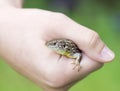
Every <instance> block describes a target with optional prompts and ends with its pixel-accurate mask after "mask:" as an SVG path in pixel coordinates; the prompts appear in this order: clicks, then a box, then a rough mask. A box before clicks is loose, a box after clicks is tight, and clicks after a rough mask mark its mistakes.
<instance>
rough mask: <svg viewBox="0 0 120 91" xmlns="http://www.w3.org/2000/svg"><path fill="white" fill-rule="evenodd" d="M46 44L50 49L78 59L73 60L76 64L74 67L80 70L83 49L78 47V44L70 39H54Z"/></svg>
mask: <svg viewBox="0 0 120 91" xmlns="http://www.w3.org/2000/svg"><path fill="white" fill-rule="evenodd" d="M46 46H47V47H49V48H50V49H52V50H54V51H55V52H57V53H58V54H61V55H64V56H66V57H69V58H75V59H76V60H75V61H73V62H72V64H74V65H75V66H74V68H73V69H75V68H76V67H77V68H78V71H79V70H80V61H81V57H82V55H81V50H80V49H79V48H78V47H77V45H76V44H75V43H74V42H73V41H72V40H69V39H54V40H51V41H48V42H46Z"/></svg>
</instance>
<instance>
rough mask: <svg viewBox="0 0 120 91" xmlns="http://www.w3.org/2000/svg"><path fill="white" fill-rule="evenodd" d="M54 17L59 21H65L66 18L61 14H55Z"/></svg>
mask: <svg viewBox="0 0 120 91" xmlns="http://www.w3.org/2000/svg"><path fill="white" fill-rule="evenodd" d="M55 16H56V18H57V19H59V20H66V19H67V18H68V17H67V16H66V15H65V14H63V13H55Z"/></svg>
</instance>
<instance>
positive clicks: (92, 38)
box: [88, 31, 100, 48]
mask: <svg viewBox="0 0 120 91" xmlns="http://www.w3.org/2000/svg"><path fill="white" fill-rule="evenodd" d="M99 39H100V37H99V34H98V33H96V32H94V31H93V32H91V34H90V37H89V41H88V45H89V48H91V47H94V46H95V45H96V44H97V43H98V41H99Z"/></svg>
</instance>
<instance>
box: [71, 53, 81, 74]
mask: <svg viewBox="0 0 120 91" xmlns="http://www.w3.org/2000/svg"><path fill="white" fill-rule="evenodd" d="M80 61H81V54H77V58H76V60H74V61H73V62H72V64H74V65H75V66H74V68H73V70H74V69H76V68H77V69H78V72H79V71H80V68H81V66H80Z"/></svg>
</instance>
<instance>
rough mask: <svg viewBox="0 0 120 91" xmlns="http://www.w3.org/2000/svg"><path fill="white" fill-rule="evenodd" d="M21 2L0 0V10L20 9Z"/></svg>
mask: <svg viewBox="0 0 120 91" xmlns="http://www.w3.org/2000/svg"><path fill="white" fill-rule="evenodd" d="M22 5H23V0H1V1H0V8H21V7H22Z"/></svg>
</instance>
